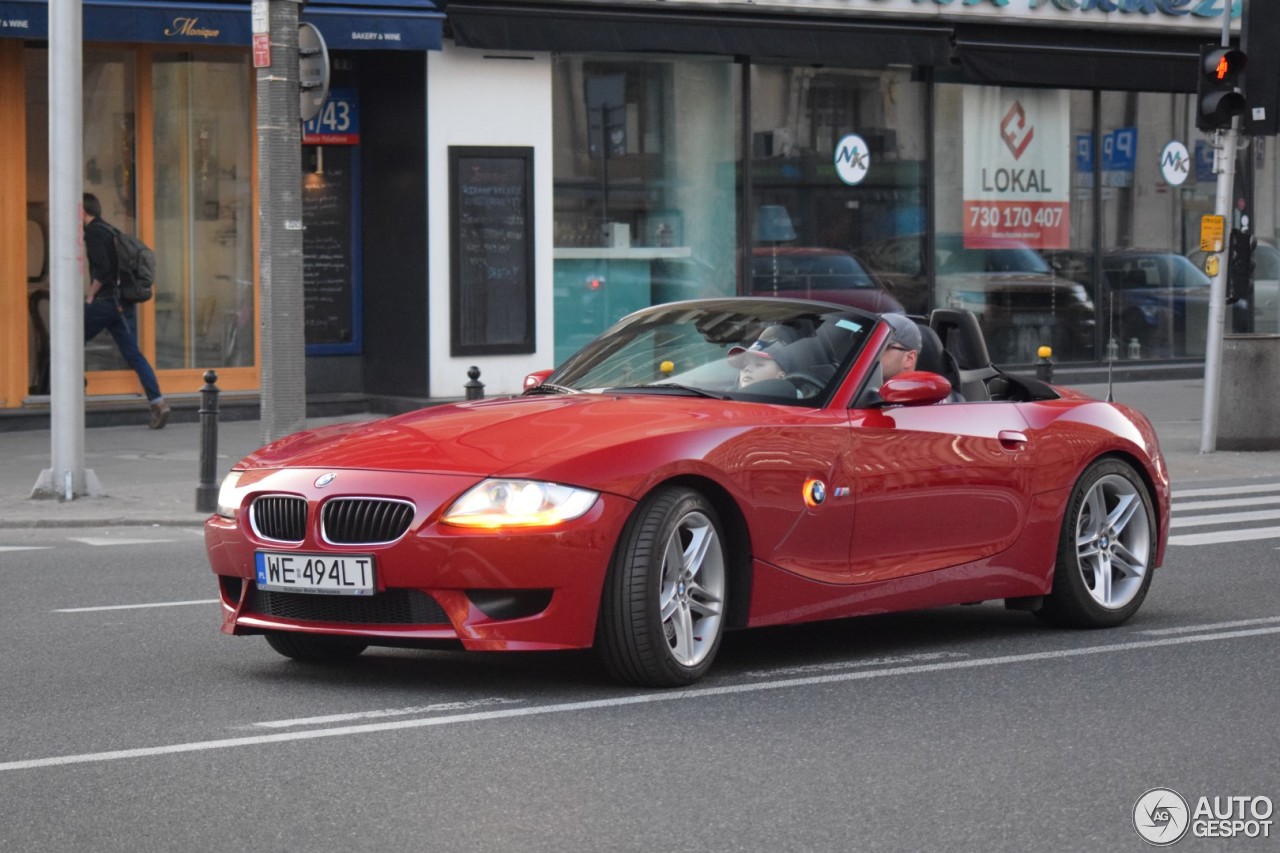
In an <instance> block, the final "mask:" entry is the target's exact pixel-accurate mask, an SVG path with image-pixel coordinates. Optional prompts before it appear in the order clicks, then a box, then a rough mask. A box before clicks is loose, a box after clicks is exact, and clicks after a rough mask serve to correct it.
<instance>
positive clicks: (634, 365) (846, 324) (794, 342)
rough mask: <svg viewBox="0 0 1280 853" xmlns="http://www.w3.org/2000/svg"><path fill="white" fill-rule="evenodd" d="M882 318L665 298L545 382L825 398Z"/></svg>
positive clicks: (771, 303)
mask: <svg viewBox="0 0 1280 853" xmlns="http://www.w3.org/2000/svg"><path fill="white" fill-rule="evenodd" d="M875 322H876V316H875V315H874V314H868V313H864V312H861V311H856V310H851V309H845V308H840V307H838V306H826V305H821V304H817V303H812V302H798V301H792V300H785V299H712V300H701V301H695V302H678V303H674V304H669V305H659V306H656V307H654V308H647V309H645V310H643V311H638V312H636V313H635V314H632V315H630V316H628V317H625V318H623V319H622V320H620V321H619V322H618V323H617V324H616V325H614V326H613V327H612V328H610V329H608V330H606V331H605V332H604V333H603V334H602V335H600V337H598V338H596V339H595V340H594V341H592V342H591V343H590V344H588V345H587V346H586V347H584V348H583V349H582V350H580V351H579V352H578V353H576V354H575V355H573V356H571V357H570V358H569V359H568V360H567V361H565V363H564V364H562V365H561V366H560V367H559V368H558V369H557V370H556V371H555V372H554V373H552V375H551V376H550V377H548V379H547V381H546V382H545V383H544V386H545V387H546V389H547V390H548V391H559V392H564V391H570V392H573V391H604V390H608V391H610V392H618V391H626V392H632V393H660V394H680V395H685V396H687V395H694V396H712V397H717V398H723V399H742V400H765V401H767V402H771V403H794V404H796V405H807V406H816V405H821V404H822V403H823V402H825V400H826V399H827V398H828V397H829V396H830V394H831V393H832V392H833V391H834V390H835V388H836V387H837V386H838V383H839V380H840V378H841V377H842V376H843V375H844V372H845V370H847V369H848V366H849V365H850V364H852V362H853V360H854V358H855V357H856V355H857V353H858V352H859V351H860V350H861V349H862V346H863V345H864V344H865V342H866V339H867V335H868V333H869V332H870V331H871V328H872V327H873V326H874V325H875ZM533 391H534V392H537V391H538V389H533Z"/></svg>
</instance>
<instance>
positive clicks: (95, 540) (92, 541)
mask: <svg viewBox="0 0 1280 853" xmlns="http://www.w3.org/2000/svg"><path fill="white" fill-rule="evenodd" d="M67 538H68V539H69V540H70V541H72V542H80V543H81V544H84V545H93V546H95V547H97V546H100V545H158V544H160V543H161V542H173V541H176V540H173V539H108V538H105V537H95V536H85V537H74V536H68V537H67Z"/></svg>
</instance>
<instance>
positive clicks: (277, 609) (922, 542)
mask: <svg viewBox="0 0 1280 853" xmlns="http://www.w3.org/2000/svg"><path fill="white" fill-rule="evenodd" d="M884 316H887V315H883V316H882V315H877V314H873V313H867V312H863V311H859V310H857V309H852V308H849V307H846V306H839V305H828V304H823V303H817V302H808V301H799V300H789V299H772V298H755V299H753V298H743V299H716V300H698V301H691V302H677V303H672V304H666V305H659V306H656V307H653V308H647V309H644V310H642V311H638V312H636V313H634V314H631V315H630V316H627V317H625V318H623V319H622V320H620V321H619V322H618V323H617V324H615V325H614V326H613V327H612V328H610V329H608V330H607V331H606V332H604V333H603V334H601V335H600V336H599V337H598V338H597V339H596V340H594V341H593V342H591V343H589V344H588V345H587V346H585V347H584V348H583V349H582V350H581V351H579V352H578V353H576V354H575V355H573V356H571V357H570V358H569V359H567V360H566V361H565V362H564V363H563V364H562V365H561V366H560V367H559V368H557V369H556V370H554V371H547V372H544V373H539V374H534V375H533V376H531V377H529V379H528V380H527V382H526V385H527V387H526V389H525V391H524V392H523V393H522V394H520V395H518V396H513V397H504V398H501V399H487V400H479V401H472V402H465V403H457V404H451V405H442V406H435V407H430V408H426V409H422V410H420V411H416V412H413V413H410V414H405V415H400V416H397V417H392V418H387V419H385V420H380V421H372V422H362V423H352V424H344V425H340V426H327V427H322V428H319V429H313V430H309V431H305V432H301V433H298V434H296V435H292V436H289V437H286V438H284V439H281V440H279V441H276V442H274V443H272V444H270V445H268V446H266V447H263V448H261V449H260V450H258V451H256V452H254V453H252V454H250V455H249V456H247V457H245V458H244V459H242V460H240V461H239V462H237V463H236V464H235V466H234V467H233V468H232V470H231V472H230V473H229V474H228V475H227V477H226V479H225V481H224V482H223V484H222V487H221V491H220V494H219V498H218V509H217V513H216V514H215V515H214V516H212V517H210V518H209V520H208V521H207V523H206V525H205V541H206V544H207V549H208V556H209V562H210V565H211V567H212V569H213V572H214V574H215V575H216V576H217V584H218V590H219V593H220V598H221V611H222V630H223V631H224V632H226V633H228V634H241V635H245V634H261V635H263V636H265V637H266V640H267V642H268V643H269V644H270V645H271V647H272V648H273V649H275V650H276V651H277V652H279V653H281V654H283V655H285V656H287V657H290V658H295V659H299V660H308V661H317V660H318V661H331V660H338V659H343V658H348V657H351V656H354V655H358V654H360V653H361V652H362V651H364V650H365V649H366V648H367V647H369V646H401V647H405V646H407V647H426V648H438V647H441V646H442V645H443V646H446V647H454V648H463V649H471V650H486V651H495V650H541V649H547V650H550V649H576V648H587V647H594V648H595V649H596V650H597V651H598V653H599V656H600V658H601V659H602V661H603V663H604V665H605V667H606V668H607V669H608V671H609V672H610V673H612V674H613V675H614V676H615V677H617V678H618V679H621V680H623V681H626V682H630V683H634V684H640V685H650V686H674V685H682V684H688V683H691V682H693V681H695V680H697V679H698V678H700V677H701V676H702V675H704V674H705V673H706V672H707V670H708V669H709V668H710V667H711V665H712V662H713V661H714V659H715V657H716V651H717V649H718V648H719V646H720V643H721V640H722V638H723V637H724V634H725V632H726V631H728V630H730V629H734V628H751V627H756V626H761V625H780V624H790V623H798V622H806V621H811V620H817V619H836V618H844V617H850V616H857V615H860V614H868V613H884V612H888V611H897V610H908V609H918V608H925V607H936V606H941V605H951V604H960V603H971V602H978V601H991V600H1003V601H1004V602H1005V603H1006V604H1007V605H1008V606H1009V607H1013V608H1017V609H1022V610H1028V611H1031V612H1033V613H1034V614H1035V615H1036V616H1038V617H1040V618H1041V619H1043V620H1045V621H1046V622H1049V623H1051V624H1054V625H1062V626H1074V627H1107V626H1113V625H1119V624H1120V623H1122V622H1124V621H1125V620H1126V619H1128V618H1129V617H1130V616H1132V615H1133V614H1134V613H1135V612H1136V611H1137V609H1138V608H1139V606H1141V604H1142V601H1143V599H1144V598H1145V596H1146V594H1147V589H1148V587H1149V586H1150V584H1151V578H1152V572H1153V570H1154V569H1155V568H1156V567H1157V566H1159V565H1160V563H1161V561H1162V559H1163V557H1164V550H1165V544H1166V542H1167V539H1168V532H1169V479H1168V473H1167V471H1166V469H1165V465H1164V460H1163V458H1162V456H1161V454H1160V449H1159V445H1158V443H1157V440H1156V434H1155V431H1154V430H1153V429H1152V427H1151V424H1150V422H1148V420H1147V419H1146V418H1145V417H1144V416H1143V415H1142V414H1140V413H1139V412H1136V411H1134V410H1132V409H1129V408H1126V407H1125V406H1122V405H1118V404H1113V403H1107V402H1100V401H1098V400H1094V399H1091V398H1089V397H1086V396H1084V395H1082V394H1080V393H1077V392H1074V391H1072V390H1069V389H1066V388H1060V387H1055V386H1053V385H1050V384H1046V383H1044V382H1040V381H1037V380H1034V379H1029V378H1025V377H1018V376H1012V375H1008V374H1006V373H1004V372H1002V371H1001V370H1000V369H999V368H997V367H995V366H993V365H992V364H991V363H990V359H989V358H988V356H987V350H986V346H985V343H984V341H983V339H982V336H981V333H980V332H979V330H978V326H977V323H976V321H975V320H974V318H973V316H972V315H971V314H968V313H966V312H963V311H958V310H950V309H940V310H938V311H935V312H934V313H933V314H932V315H931V316H930V317H928V318H916V323H917V328H918V329H919V330H920V332H921V349H920V352H919V356H918V359H917V363H916V365H915V369H914V370H911V371H907V372H902V373H898V374H897V375H894V376H892V377H890V378H888V379H887V380H886V379H885V378H884V372H885V371H884V370H883V368H882V366H881V354H882V352H883V351H884V350H885V349H886V348H888V347H889V346H890V345H891V333H892V332H893V327H892V325H891V324H890V323H888V322H886V321H885V319H884ZM895 346H896V344H895Z"/></svg>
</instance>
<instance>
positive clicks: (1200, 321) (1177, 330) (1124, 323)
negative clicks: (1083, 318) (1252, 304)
mask: <svg viewBox="0 0 1280 853" xmlns="http://www.w3.org/2000/svg"><path fill="white" fill-rule="evenodd" d="M1102 269H1103V273H1104V274H1105V275H1106V277H1107V284H1108V285H1109V286H1110V288H1111V292H1112V294H1114V299H1115V303H1114V307H1113V308H1112V309H1111V310H1112V311H1113V312H1114V314H1113V318H1114V320H1113V321H1114V322H1115V323H1116V327H1115V329H1116V330H1115V333H1114V334H1113V335H1112V337H1115V338H1117V339H1118V341H1119V343H1120V345H1121V347H1122V351H1123V352H1126V353H1127V352H1128V351H1129V347H1131V346H1132V344H1133V341H1135V340H1136V341H1137V342H1138V345H1139V347H1140V349H1139V352H1140V353H1141V354H1142V355H1144V356H1147V355H1158V356H1180V355H1189V356H1200V355H1203V354H1204V345H1205V335H1206V332H1207V331H1208V323H1209V287H1210V284H1211V282H1210V281H1209V277H1208V276H1207V275H1205V274H1204V272H1203V271H1202V270H1201V269H1200V268H1199V267H1197V266H1196V265H1195V264H1193V263H1192V262H1191V261H1190V260H1188V259H1187V258H1185V257H1183V256H1182V255H1178V254H1175V253H1173V252H1162V251H1158V250H1156V251H1153V250H1145V249H1117V250H1114V251H1111V252H1108V253H1107V254H1106V255H1105V256H1104V257H1103V259H1102ZM1248 312H1249V305H1248V303H1247V302H1244V301H1241V302H1237V303H1235V305H1234V306H1232V312H1231V313H1232V328H1237V329H1239V328H1244V326H1243V325H1242V324H1243V323H1245V322H1246V321H1247V317H1248Z"/></svg>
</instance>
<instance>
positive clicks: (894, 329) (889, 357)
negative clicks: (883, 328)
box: [880, 314, 924, 382]
mask: <svg viewBox="0 0 1280 853" xmlns="http://www.w3.org/2000/svg"><path fill="white" fill-rule="evenodd" d="M880 316H881V318H882V319H883V320H884V321H885V322H886V323H888V324H889V327H890V332H889V342H888V344H886V345H885V348H884V352H882V353H881V354H880V369H881V371H882V372H883V374H884V375H883V381H886V382H887V381H888V380H890V379H892V378H893V377H895V376H897V375H898V374H899V373H906V372H907V371H909V370H915V369H916V362H917V361H919V359H920V349H921V347H923V346H924V342H923V340H922V338H921V336H920V327H919V326H917V325H916V324H915V321H913V320H912V319H911V318H909V317H906V316H904V315H902V314H882V315H880Z"/></svg>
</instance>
